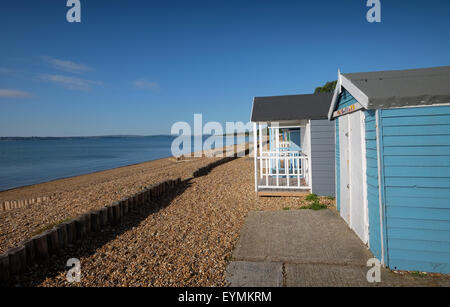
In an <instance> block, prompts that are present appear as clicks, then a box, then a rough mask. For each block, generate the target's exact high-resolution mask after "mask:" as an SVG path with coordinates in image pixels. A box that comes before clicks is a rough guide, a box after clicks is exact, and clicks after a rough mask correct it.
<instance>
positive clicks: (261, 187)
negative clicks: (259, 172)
mask: <svg viewBox="0 0 450 307" xmlns="http://www.w3.org/2000/svg"><path fill="white" fill-rule="evenodd" d="M287 179H289V188H288V180H287ZM267 183H268V184H267ZM278 184H279V187H278V188H277V187H276V185H277V183H276V178H273V177H272V178H270V177H269V178H268V182H266V178H263V179H260V180H259V182H258V192H257V195H258V196H269V197H270V196H275V197H276V196H278V197H298V196H305V195H308V194H310V193H311V190H310V189H309V188H305V187H306V186H307V184H306V181H305V179H304V178H300V188H299V187H298V179H297V178H278ZM266 186H270V187H266Z"/></svg>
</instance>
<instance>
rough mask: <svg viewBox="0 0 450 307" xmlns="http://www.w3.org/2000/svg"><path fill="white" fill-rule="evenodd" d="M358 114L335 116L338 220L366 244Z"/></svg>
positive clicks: (362, 141) (359, 119)
mask: <svg viewBox="0 0 450 307" xmlns="http://www.w3.org/2000/svg"><path fill="white" fill-rule="evenodd" d="M361 114H362V112H354V113H351V114H348V115H344V116H341V117H339V150H340V157H341V158H340V159H341V161H340V170H341V175H340V180H341V181H340V187H341V203H340V208H341V216H342V218H343V219H344V220H345V221H346V222H347V223H348V224H349V226H350V228H351V229H353V231H355V233H356V234H357V235H358V236H359V237H360V239H361V240H362V241H363V242H367V227H366V205H365V204H366V203H365V201H364V192H363V191H364V178H363V176H364V172H363V151H362V148H363V144H364V135H363V133H362V131H363V129H362V127H363V126H362V125H363V122H362V118H361Z"/></svg>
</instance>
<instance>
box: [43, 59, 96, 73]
mask: <svg viewBox="0 0 450 307" xmlns="http://www.w3.org/2000/svg"><path fill="white" fill-rule="evenodd" d="M41 58H42V59H43V60H44V61H45V62H47V63H48V64H50V65H51V66H53V68H55V69H58V70H62V71H66V72H71V73H77V74H79V73H84V72H88V71H92V70H93V69H92V68H91V67H89V66H87V65H84V64H80V63H75V62H72V61H67V60H60V59H55V58H52V57H49V56H43V57H41Z"/></svg>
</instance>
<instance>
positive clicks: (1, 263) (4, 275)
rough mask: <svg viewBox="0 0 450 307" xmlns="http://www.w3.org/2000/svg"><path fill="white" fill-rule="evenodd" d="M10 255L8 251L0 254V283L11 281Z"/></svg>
mask: <svg viewBox="0 0 450 307" xmlns="http://www.w3.org/2000/svg"><path fill="white" fill-rule="evenodd" d="M9 277H10V274H9V255H8V254H7V253H5V254H1V255H0V283H6V282H8V281H9Z"/></svg>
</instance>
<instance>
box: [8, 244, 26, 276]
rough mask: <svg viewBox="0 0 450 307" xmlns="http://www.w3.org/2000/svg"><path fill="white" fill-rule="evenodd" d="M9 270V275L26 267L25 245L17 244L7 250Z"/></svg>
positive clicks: (17, 272)
mask: <svg viewBox="0 0 450 307" xmlns="http://www.w3.org/2000/svg"><path fill="white" fill-rule="evenodd" d="M8 255H9V272H10V274H11V275H16V274H20V273H22V272H23V271H25V269H26V267H27V254H26V251H25V246H19V247H16V248H13V249H10V250H9V251H8Z"/></svg>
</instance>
